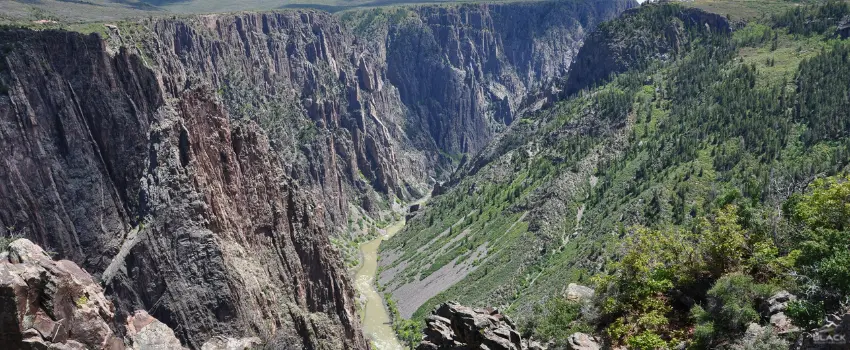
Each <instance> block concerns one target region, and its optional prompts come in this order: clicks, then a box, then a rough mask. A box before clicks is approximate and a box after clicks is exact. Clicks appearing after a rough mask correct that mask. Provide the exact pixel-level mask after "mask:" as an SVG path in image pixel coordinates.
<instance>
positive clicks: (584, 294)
mask: <svg viewBox="0 0 850 350" xmlns="http://www.w3.org/2000/svg"><path fill="white" fill-rule="evenodd" d="M594 293H595V292H594V291H593V288H590V287H585V286H582V285H579V284H575V283H570V284H569V285H568V286H567V289H565V290H564V296H565V297H566V298H567V300H570V301H575V302H579V301H584V300H590V299H592V298H593V295H594Z"/></svg>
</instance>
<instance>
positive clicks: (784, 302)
mask: <svg viewBox="0 0 850 350" xmlns="http://www.w3.org/2000/svg"><path fill="white" fill-rule="evenodd" d="M794 300H797V296H796V295H794V294H791V293H789V292H788V291H785V290H783V291H779V292H777V293H776V294H774V295H772V296H771V297H770V298H767V300H765V301H763V302H762V303H761V304H760V306H759V311H760V312H761V314H762V316H764V317H767V318H769V317H770V316H771V315H774V314H777V313H780V312H783V311H785V310H786V309H788V303H790V302H792V301H794Z"/></svg>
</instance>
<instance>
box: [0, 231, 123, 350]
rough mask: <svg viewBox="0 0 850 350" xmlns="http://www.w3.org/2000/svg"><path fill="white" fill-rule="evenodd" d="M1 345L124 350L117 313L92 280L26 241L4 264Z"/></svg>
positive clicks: (0, 266) (0, 265) (0, 267)
mask: <svg viewBox="0 0 850 350" xmlns="http://www.w3.org/2000/svg"><path fill="white" fill-rule="evenodd" d="M0 315H2V316H0V344H3V345H4V346H8V347H9V348H20V349H48V348H49V349H111V350H112V349H114V350H117V349H124V342H123V341H122V340H121V339H120V338H119V337H117V336H116V335H115V334H114V333H113V331H112V329H110V323H111V322H112V321H113V319H114V317H115V313H114V308H113V306H112V303H110V302H109V301H108V300H106V298H105V297H104V296H103V289H102V288H101V287H100V285H98V284H97V283H96V282H95V281H94V280H93V279H92V277H91V276H90V275H89V274H88V273H86V272H85V271H83V270H82V269H80V267H79V266H77V264H74V263H73V262H71V261H68V260H60V261H53V260H52V259H51V258H50V257H49V256H48V255H47V253H45V252H44V250H42V249H41V247H39V246H37V245H35V244H34V243H32V242H30V241H29V240H27V239H19V240H16V241H14V242H12V243H11V244H10V245H9V248H8V252H4V253H2V258H0Z"/></svg>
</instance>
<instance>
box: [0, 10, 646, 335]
mask: <svg viewBox="0 0 850 350" xmlns="http://www.w3.org/2000/svg"><path fill="white" fill-rule="evenodd" d="M633 4H634V3H633V2H632V1H627V0H623V1H615V2H610V1H601V0H598V1H597V0H590V1H575V2H563V3H560V2H559V3H557V4H554V3H539V4H535V5H522V4H516V5H512V4H508V5H498V6H494V5H464V6H455V7H416V8H411V9H405V10H404V11H405V12H404V13H406V14H407V16H406V17H404V18H401V19H400V21H394V22H384V23H383V24H375V23H371V24H369V28H372V29H373V30H375V31H374V33H375V35H369V36H363V35H362V33H359V32H358V31H356V30H352V29H351V28H352V27H351V25H352V23H344V22H343V21H341V20H340V19H339V18H337V17H334V16H332V15H330V14H327V13H323V12H318V11H288V12H280V13H266V14H249V13H245V14H234V15H207V16H194V17H184V18H167V19H166V18H160V19H147V20H141V21H138V22H132V23H120V24H118V25H109V26H106V27H105V28H106V29H105V31H106V32H107V33H106V35H105V36H103V37H99V36H97V35H82V34H79V33H72V32H64V31H41V32H33V31H28V30H4V31H0V46H2V51H0V52H2V57H0V88H2V90H0V91H2V94H0V121H2V123H0V148H2V149H3V150H4V152H3V153H2V155H0V161H2V163H3V165H4V169H5V170H3V171H0V197H2V198H4V199H6V200H4V201H3V202H2V203H0V222H2V225H0V226H2V228H0V231H2V233H3V235H10V234H22V235H25V236H27V237H29V238H32V239H33V240H35V241H37V242H38V243H39V244H41V245H43V246H45V247H47V249H48V250H52V251H55V252H56V253H58V254H59V255H60V256H61V257H63V258H67V259H69V260H72V261H74V262H76V263H78V264H80V265H81V266H82V267H83V268H85V269H86V270H87V271H89V272H91V273H92V274H93V275H94V276H95V278H97V279H98V280H100V281H102V283H103V285H105V287H106V294H107V295H108V296H109V297H110V298H112V301H113V303H114V304H115V307H116V319H118V320H123V319H125V317H124V316H126V315H128V314H129V313H130V312H131V311H133V310H137V309H143V310H150V313H151V315H152V316H153V317H155V318H157V319H159V320H160V321H162V322H164V323H165V324H166V325H168V326H169V327H171V328H172V329H174V331H175V333H176V335H177V336H178V337H179V338H180V339H181V340H182V341H183V342H184V344H185V345H187V346H189V347H192V348H198V347H200V345H201V344H203V343H204V342H205V341H206V340H208V339H210V338H211V337H213V336H217V335H227V336H237V337H242V336H251V335H253V336H259V337H261V338H262V339H263V340H264V341H265V342H267V343H268V344H270V346H272V347H286V346H289V347H296V348H300V347H304V348H338V349H343V348H364V347H365V346H366V343H365V341H364V339H363V337H362V335H361V334H360V331H359V325H358V320H357V316H356V312H355V307H354V304H353V292H352V288H351V286H350V282H349V281H348V278H347V277H346V273H345V270H344V268H343V266H342V265H341V263H340V260H339V257H338V253H336V252H335V251H334V249H333V248H332V247H331V245H330V244H329V239H328V236H329V235H331V234H333V233H334V232H336V234H340V233H344V232H345V230H344V223H345V222H346V220H347V218H348V214H349V212H350V211H352V210H359V209H353V208H362V209H363V210H364V211H366V212H370V213H373V214H377V213H378V212H379V211H380V210H381V209H385V208H388V207H390V206H391V205H392V203H393V200H392V199H393V198H394V197H399V198H402V199H406V198H413V197H418V196H420V195H422V194H423V193H425V192H426V190H427V189H428V188H429V187H430V185H431V184H432V183H433V182H434V181H435V178H437V177H440V176H441V175H440V169H443V170H446V169H449V167H450V166H451V164H450V163H451V162H450V159H449V158H450V157H447V156H446V154H449V155H453V154H455V153H457V152H471V151H474V150H476V149H478V148H480V147H481V145H483V143H484V142H486V140H487V139H488V138H489V137H490V136H491V135H492V134H493V132H495V131H496V130H499V128H500V126H504V125H506V124H509V123H510V122H511V121H512V120H513V119H515V118H516V117H517V116H519V115H520V113H521V110H522V108H523V106H524V103H525V102H523V101H524V100H529V101H530V100H534V99H536V98H528V97H526V96H529V94H530V92H533V91H546V90H547V88H548V87H549V86H551V85H552V84H554V83H555V82H556V81H557V80H558V79H559V78H560V77H562V76H563V74H564V73H565V72H566V67H567V65H568V64H569V62H570V61H571V59H572V55H573V53H574V52H575V51H576V48H577V47H578V46H579V44H580V42H581V39H582V38H583V36H584V33H585V32H586V31H588V30H589V28H591V27H592V26H594V25H595V24H596V23H598V22H599V21H601V20H603V19H606V18H609V17H611V16H613V15H615V14H616V13H617V12H618V11H620V10H622V9H624V8H626V7H629V6H632V5H633ZM537 6H540V8H538V7H537ZM376 11H377V10H376ZM572 11H575V12H572ZM569 14H573V15H572V16H567V15H569ZM354 25H358V24H357V23H354ZM529 50H530V52H528V51H529ZM423 53H424V54H423ZM419 57H423V60H424V61H422V62H418V61H415V60H413V59H418V58H419ZM114 329H115V330H116V332H118V333H120V332H123V329H124V328H123V327H119V326H118V325H114Z"/></svg>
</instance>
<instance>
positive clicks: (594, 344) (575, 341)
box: [567, 332, 602, 350]
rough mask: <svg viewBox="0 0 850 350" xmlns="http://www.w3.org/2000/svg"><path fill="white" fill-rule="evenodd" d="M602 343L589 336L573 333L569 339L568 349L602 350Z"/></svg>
mask: <svg viewBox="0 0 850 350" xmlns="http://www.w3.org/2000/svg"><path fill="white" fill-rule="evenodd" d="M601 343H602V342H601V341H600V340H599V339H598V338H596V337H594V336H592V335H589V334H585V333H579V332H577V333H573V334H572V335H570V336H569V337H567V349H570V350H599V349H602V345H601Z"/></svg>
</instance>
